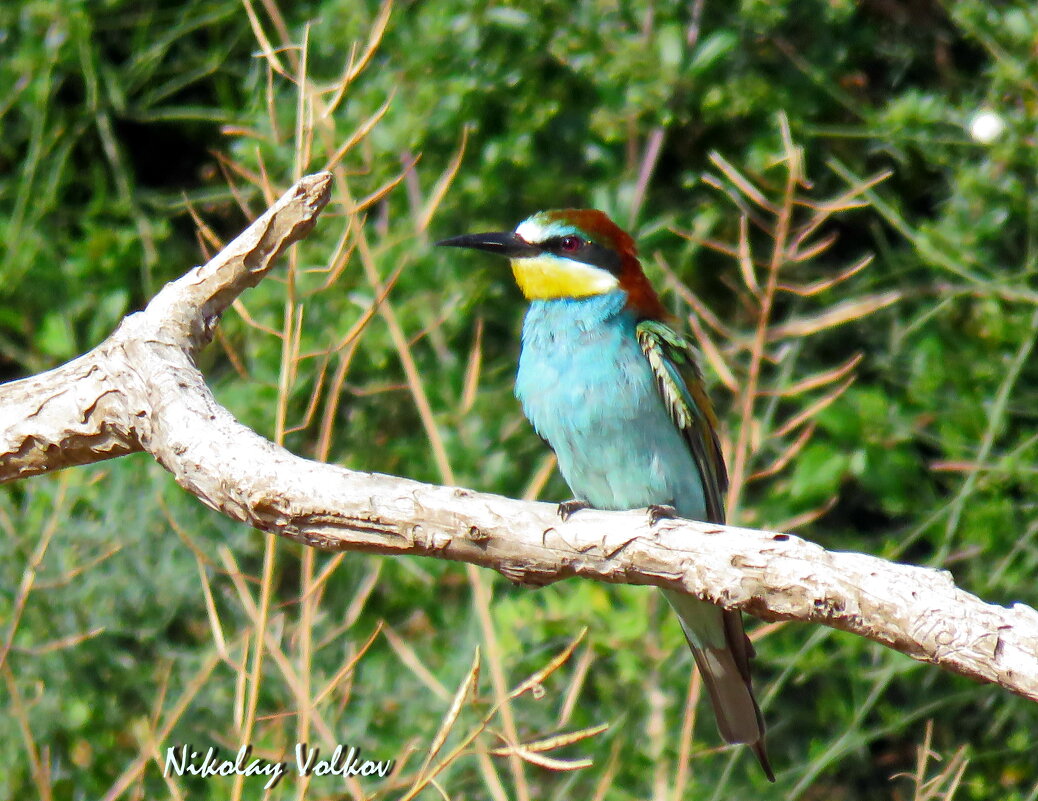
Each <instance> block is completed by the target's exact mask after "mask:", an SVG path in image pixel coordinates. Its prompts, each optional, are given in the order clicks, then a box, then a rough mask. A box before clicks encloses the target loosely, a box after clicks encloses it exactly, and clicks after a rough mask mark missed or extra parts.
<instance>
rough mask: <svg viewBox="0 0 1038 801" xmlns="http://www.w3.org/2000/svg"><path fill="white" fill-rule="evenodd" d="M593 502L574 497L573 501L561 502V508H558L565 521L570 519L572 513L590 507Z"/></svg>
mask: <svg viewBox="0 0 1038 801" xmlns="http://www.w3.org/2000/svg"><path fill="white" fill-rule="evenodd" d="M590 507H591V504H589V503H588V502H587V501H579V500H577V499H576V498H574V499H573V500H572V501H563V502H562V503H560V504H559V508H558V509H557V510H556V511H557V512H558V513H559V517H561V518H562V522H563V523H565V522H566V521H567V520H569V518H570V515H572V514H574V513H575V512H579V511H580V510H581V509H589V508H590Z"/></svg>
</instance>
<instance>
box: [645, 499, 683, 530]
mask: <svg viewBox="0 0 1038 801" xmlns="http://www.w3.org/2000/svg"><path fill="white" fill-rule="evenodd" d="M673 517H680V515H679V514H678V510H677V509H675V508H674V507H673V506H671V505H670V504H669V503H654V504H653V505H652V506H650V507H649V525H650V526H655V525H656V524H657V523H659V522H660V521H661V520H667V519H669V518H673Z"/></svg>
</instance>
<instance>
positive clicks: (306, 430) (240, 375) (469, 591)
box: [0, 0, 1038, 801]
mask: <svg viewBox="0 0 1038 801" xmlns="http://www.w3.org/2000/svg"><path fill="white" fill-rule="evenodd" d="M1036 50H1038V8H1036V7H1035V6H1034V5H1033V4H1032V3H1025V2H1005V3H997V4H994V3H989V2H986V1H985V0H961V1H955V0H948V2H944V3H935V2H926V1H925V0H912V1H911V2H904V3H901V2H890V1H889V0H864V1H863V2H850V0H826V1H825V2H823V1H822V0H801V1H800V2H795V3H794V2H792V0H774V1H771V2H763V1H761V0H743V1H742V2H739V3H722V2H717V1H716V0H693V1H692V2H670V1H668V0H661V1H660V2H615V1H610V0H589V1H588V2H583V3H579V4H574V3H562V2H542V3H533V4H531V3H510V2H490V1H488V0H424V1H423V2H402V1H400V2H397V3H395V4H393V5H389V4H388V3H387V4H381V5H380V4H378V3H376V2H367V1H361V0H308V1H307V2H296V3H280V4H278V3H277V0H182V2H178V3H169V2H159V1H158V0H135V1H134V2H128V0H95V1H94V2H90V3H83V2H75V1H74V0H31V1H30V0H20V1H18V0H16V1H15V2H6V3H4V4H2V6H0V56H2V57H0V85H2V86H3V87H4V91H3V93H2V97H0V378H2V379H4V380H8V379H14V378H18V377H21V376H25V375H29V374H32V373H36V372H39V371H42V370H46V369H48V368H50V367H53V366H55V365H58V364H60V363H62V362H64V361H66V360H68V359H70V358H72V357H74V356H76V355H77V354H79V353H81V352H83V351H85V350H87V349H89V348H91V347H93V346H94V345H96V344H97V343H98V342H100V341H101V340H102V339H103V338H104V337H105V336H106V335H107V334H108V333H109V332H110V331H111V330H112V329H113V328H114V327H115V326H116V324H117V323H118V321H119V320H120V319H121V317H122V316H123V315H125V314H127V313H128V312H131V311H133V310H135V309H139V308H142V307H143V305H144V304H146V303H147V301H148V299H149V298H150V297H151V296H152V295H153V294H154V293H155V292H156V291H157V290H158V289H159V288H160V287H161V286H162V284H163V283H165V282H166V281H169V280H171V279H174V278H176V277H178V276H180V275H181V274H183V273H184V272H185V271H186V270H187V269H188V268H190V267H191V266H193V265H195V264H199V263H202V262H203V261H205V260H206V259H207V258H208V257H209V256H210V255H212V254H213V253H215V252H216V250H218V249H219V247H220V245H221V244H222V243H224V242H226V241H228V240H229V239H230V238H232V237H233V236H234V235H236V234H237V233H238V232H239V231H240V230H241V229H242V228H243V227H244V226H245V224H246V223H247V221H248V220H250V219H251V218H253V217H254V216H255V215H257V214H259V213H260V212H262V210H263V209H264V208H265V207H266V205H267V204H268V203H269V202H270V201H271V200H272V199H273V198H274V197H276V196H277V195H278V194H279V193H280V192H281V191H283V190H284V189H286V188H288V186H290V185H291V184H292V182H293V181H294V180H295V179H296V178H297V177H298V176H300V175H302V174H305V173H308V172H314V171H317V170H319V169H326V168H327V169H332V170H333V171H334V173H335V183H334V186H333V194H332V200H331V203H330V205H329V206H328V208H327V209H326V211H325V212H324V214H323V216H322V217H321V219H320V222H319V224H318V226H317V228H316V230H315V231H314V232H313V233H312V234H311V235H310V237H309V238H308V239H307V240H306V241H305V242H303V243H302V244H300V245H297V246H296V247H295V248H294V249H293V250H292V251H291V255H290V256H289V257H286V258H285V259H284V260H283V264H282V265H281V266H280V267H278V268H276V270H275V273H274V274H273V275H272V276H271V277H270V278H268V279H267V280H266V281H264V282H263V283H262V284H261V285H260V286H258V287H256V288H255V289H252V290H250V291H249V292H247V293H246V294H245V295H244V296H242V298H241V299H240V300H239V301H238V302H237V303H236V304H235V308H234V310H233V311H232V312H229V313H228V314H227V315H226V316H225V319H224V320H223V322H222V324H221V326H220V328H219V333H218V337H217V340H216V341H215V342H214V344H213V345H212V346H211V347H210V348H209V349H208V350H207V351H206V352H205V353H204V354H203V356H202V364H201V367H202V369H203V370H204V371H205V373H206V375H207V377H208V378H209V380H210V383H211V385H212V386H213V388H214V390H215V392H216V394H217V397H218V398H219V400H220V401H221V402H222V403H224V404H225V405H226V406H227V407H228V408H230V409H231V410H232V411H233V412H234V414H236V415H237V416H238V417H239V418H240V419H241V420H242V421H243V422H245V423H246V424H248V425H249V426H251V427H253V428H255V429H256V430H257V431H259V432H260V433H262V434H263V435H265V436H267V437H270V438H272V439H275V440H277V441H280V442H283V443H284V444H285V445H286V446H287V447H289V448H290V449H291V450H292V451H294V452H295V453H297V454H300V455H304V456H307V457H310V458H317V459H323V460H327V461H332V462H336V463H339V464H343V465H346V466H348V467H351V468H356V469H359V470H374V471H381V472H387V473H393V474H396V475H403V476H408V477H411V478H415V479H419V480H423V481H430V482H436V483H451V484H458V485H462V486H467V487H472V488H476V489H479V490H485V491H491V492H497V493H502V494H505V495H510V496H513V497H527V498H539V499H542V500H550V501H558V500H562V499H565V498H566V497H568V494H567V491H566V488H565V486H564V484H563V482H562V481H561V479H560V477H559V476H558V475H557V472H556V471H555V470H554V462H553V459H552V457H551V455H550V453H548V452H547V449H546V448H545V446H544V445H543V443H541V441H540V440H539V439H538V438H537V437H536V436H535V435H534V433H533V432H532V430H531V429H530V427H529V426H528V425H527V424H526V422H525V420H524V419H523V418H522V415H521V412H520V410H519V407H518V404H517V402H516V401H515V400H514V398H513V397H512V379H513V375H514V370H515V361H516V357H517V354H518V347H519V343H518V332H519V327H520V324H521V317H522V313H523V301H522V298H521V296H520V294H519V292H518V290H517V289H516V288H515V287H514V286H513V282H512V279H511V276H510V274H509V273H508V270H507V268H506V267H505V265H503V264H497V263H496V262H494V261H493V260H491V259H485V258H481V257H479V256H478V255H475V256H473V255H470V254H465V253H460V252H448V251H444V252H440V251H437V250H434V249H433V248H432V247H431V243H432V242H433V241H435V240H436V239H439V238H442V237H446V236H451V235H456V234H461V233H466V232H470V231H478V230H494V229H498V230H500V229H503V228H510V227H512V226H514V225H515V224H516V223H517V222H518V221H519V220H520V219H522V218H523V217H525V216H527V215H528V214H530V213H532V212H533V211H536V210H539V209H544V208H557V207H563V206H594V207H598V208H601V209H604V210H605V211H607V212H609V213H610V214H611V215H612V216H613V217H614V219H616V220H617V222H619V223H620V224H621V225H622V226H624V227H627V228H628V229H629V230H630V231H631V232H632V233H633V234H634V235H635V236H636V237H637V239H638V241H639V246H640V250H641V255H642V258H643V262H644V264H645V267H646V271H647V272H648V273H649V275H650V278H651V279H652V280H653V281H654V282H655V283H656V285H657V286H658V287H659V288H660V289H661V291H662V293H663V295H664V300H665V303H666V305H667V306H668V307H669V308H670V309H671V310H672V311H673V313H674V315H675V317H676V318H677V319H679V320H680V321H682V325H683V326H684V327H685V329H686V330H688V331H690V332H691V333H693V334H694V335H695V336H696V337H697V338H698V339H699V341H700V343H701V346H702V356H703V364H704V367H705V370H706V372H707V374H708V378H709V381H710V384H711V388H712V393H713V395H714V398H715V401H716V404H717V406H718V409H719V411H720V413H721V417H722V419H723V424H724V432H723V433H724V447H725V452H726V456H727V459H728V463H729V466H730V471H731V473H732V492H731V497H730V499H729V511H730V517H731V520H732V522H735V523H738V524H742V525H747V526H753V527H761V528H770V529H778V530H792V531H796V533H798V534H800V535H801V536H804V537H807V538H809V539H812V540H815V541H817V542H819V543H820V544H822V545H823V546H825V547H827V548H834V549H841V550H857V551H863V552H867V553H870V554H875V555H878V556H881V557H884V558H888V559H896V560H902V561H907V562H912V563H915V564H920V565H928V566H933V567H939V568H943V569H946V570H949V571H951V573H952V574H953V576H954V578H955V580H956V581H957V583H958V584H959V585H960V586H961V587H963V588H965V589H966V590H968V591H970V592H972V593H976V594H977V595H979V596H981V597H982V598H984V599H985V600H988V601H991V602H995V603H1000V604H1011V603H1014V602H1023V603H1027V604H1031V605H1034V604H1036V603H1038V589H1036V586H1038V585H1036V582H1035V575H1036V571H1038V542H1036V531H1038V515H1036V513H1035V489H1036V486H1038V471H1036V468H1035V464H1036V455H1038V433H1036V429H1035V425H1034V423H1035V417H1036V408H1038V406H1036V401H1038V388H1036V378H1038V369H1036V368H1035V360H1034V358H1033V357H1032V349H1033V346H1034V344H1035V337H1036V332H1038V285H1036V280H1035V276H1036V255H1038V251H1036V246H1038V241H1036V234H1038V232H1036V230H1035V223H1036V221H1038V216H1036V213H1035V208H1034V206H1035V203H1036V202H1038V201H1036V197H1038V195H1036V192H1035V177H1036V167H1038V155H1036V153H1038V151H1036V148H1035V139H1036V136H1038V129H1036V124H1035V120H1036V118H1038V115H1036V110H1038V68H1036V64H1038V60H1036ZM0 529H2V532H3V534H2V536H0V656H2V659H0V677H2V681H0V704H2V708H3V709H4V710H5V714H3V715H0V798H4V799H8V798H10V799H14V798H19V799H20V798H26V797H33V796H39V797H42V798H107V799H114V798H136V799H140V798H163V797H167V796H168V797H172V798H186V797H191V798H212V799H223V798H241V797H248V798H256V797H260V796H261V793H262V792H263V791H262V783H263V782H262V780H259V779H246V780H245V781H244V782H241V781H237V782H236V781H235V780H233V779H222V778H215V779H208V780H200V779H193V778H184V779H176V780H174V779H164V778H163V776H162V766H163V765H164V762H165V753H166V751H165V749H166V748H167V747H169V746H171V745H178V744H182V743H191V744H193V745H195V746H196V747H198V746H201V747H202V748H203V749H204V748H205V747H208V746H209V745H214V746H217V747H220V748H222V749H223V753H224V755H225V756H226V755H229V754H231V753H233V752H234V751H236V750H237V748H238V746H239V745H240V743H241V742H251V743H252V744H253V745H254V747H255V755H257V756H264V757H266V758H269V759H292V754H291V749H292V748H293V746H294V744H295V743H296V742H300V741H303V742H309V743H311V744H313V745H318V746H321V747H322V749H323V750H324V751H325V752H327V751H329V750H330V749H331V748H332V747H334V745H335V744H336V743H338V742H342V743H347V744H349V745H354V746H357V747H359V748H361V749H363V752H364V756H365V758H372V759H395V760H396V761H397V765H396V769H395V773H394V775H393V777H392V778H391V779H388V780H385V781H373V780H371V779H363V780H359V781H358V780H353V781H347V782H344V781H343V780H342V779H338V778H333V777H316V778H313V779H312V780H311V781H310V782H309V783H307V782H306V781H304V780H301V779H299V778H298V777H296V776H294V775H290V776H288V777H287V778H286V779H285V780H283V781H282V783H281V784H280V785H278V787H277V788H275V790H273V791H272V792H271V793H270V795H271V796H273V797H278V798H292V797H296V798H302V797H304V796H306V797H311V798H333V797H334V798H351V799H352V798H366V797H367V798H376V799H397V798H407V797H420V798H423V799H424V798H428V799H440V798H449V799H453V800H455V801H459V800H460V799H494V801H502V799H516V800H517V801H526V799H542V798H581V799H585V798H586V799H621V800H623V799H659V800H660V801H663V800H666V801H676V799H681V798H693V797H694V798H698V799H721V798H746V797H773V798H790V799H876V798H893V799H951V798H955V799H1005V800H1010V799H1012V800H1016V799H1020V800H1023V799H1032V800H1033V799H1036V798H1038V768H1036V766H1038V747H1036V745H1035V741H1034V732H1035V731H1036V729H1038V708H1036V706H1035V705H1034V704H1033V703H1031V702H1027V701H1024V700H1022V699H1020V698H1017V697H1014V696H1011V695H1010V694H1008V693H1007V692H1005V691H1003V690H1000V689H998V688H995V687H991V686H980V685H977V684H975V683H973V682H970V681H968V680H965V679H962V678H958V677H956V676H952V675H949V674H947V673H945V672H942V671H941V670H939V669H937V668H934V667H930V666H926V665H922V664H919V663H916V662H914V661H912V660H910V659H908V658H907V657H904V656H901V655H899V654H897V653H894V652H892V651H890V650H887V649H885V648H882V647H880V646H878V645H875V644H872V643H869V642H865V641H863V640H861V639H859V638H856V637H853V636H850V635H847V634H842V633H839V632H835V631H832V630H829V629H825V628H820V627H816V626H809V625H803V624H760V623H756V622H754V621H748V625H749V627H750V630H751V635H752V636H753V638H754V640H755V644H756V648H757V651H758V657H757V660H756V663H755V665H756V671H755V672H756V686H757V688H758V696H759V697H760V698H761V700H762V705H763V707H764V712H765V716H766V718H767V720H768V722H769V726H770V737H769V745H770V750H771V753H772V761H773V763H774V765H775V768H776V771H777V773H778V779H779V781H778V783H777V785H775V786H774V787H769V786H768V785H767V784H766V782H765V781H764V779H763V777H762V775H761V773H760V771H759V769H758V768H757V766H756V765H755V764H754V762H753V760H752V757H751V755H749V754H748V753H745V752H744V749H730V748H722V747H721V746H722V744H721V742H720V740H719V737H718V735H717V733H716V730H715V727H714V724H713V718H712V714H711V713H710V711H709V709H708V707H707V705H706V701H705V700H704V699H702V698H700V695H701V693H700V687H699V683H698V681H697V680H695V679H694V678H691V679H690V677H691V676H692V673H691V669H692V665H691V658H690V655H689V653H688V651H687V649H686V648H685V645H684V642H683V639H682V637H681V633H680V631H679V629H678V625H677V622H676V619H675V618H674V617H673V616H672V615H670V614H669V610H667V609H665V608H662V607H661V604H660V603H659V601H658V598H657V595H658V594H657V593H654V592H650V591H648V590H647V589H644V588H636V587H616V586H605V585H602V584H596V583H592V582H587V581H575V580H573V581H567V582H563V583H561V584H558V585H555V586H551V587H548V588H545V589H541V590H538V591H530V590H525V589H519V588H515V587H512V586H511V585H510V584H509V583H508V582H506V581H505V580H504V579H502V578H501V577H499V576H497V575H492V574H490V573H489V572H479V571H477V570H475V569H471V568H470V569H466V568H465V567H464V566H461V565H456V564H448V563H445V562H440V561H436V560H432V559H416V558H399V559H391V558H380V557H374V556H366V555H361V554H348V555H332V554H324V553H317V552H315V551H313V550H308V549H305V548H302V547H300V546H297V545H295V544H294V543H290V542H285V541H281V542H279V541H277V540H276V539H274V538H272V537H268V536H266V535H263V534H260V533H257V532H255V531H252V530H249V529H247V528H245V527H242V526H239V525H236V524H232V523H231V522H229V521H228V520H226V519H224V518H222V517H221V516H219V515H217V514H215V513H213V512H211V511H210V510H208V509H206V508H204V507H202V505H201V504H200V503H198V502H197V501H196V500H195V499H194V498H193V497H191V496H189V495H187V494H186V493H185V492H183V491H182V490H180V489H179V488H178V487H177V486H176V485H175V484H174V482H173V481H172V480H171V478H170V476H169V475H168V474H166V473H164V472H163V471H162V469H161V468H159V467H158V466H157V465H156V464H155V463H154V462H153V461H152V460H151V459H150V458H148V457H146V456H144V455H135V456H132V457H129V458H122V459H117V460H114V461H111V462H107V463H101V464H98V465H94V466H89V467H84V468H77V469H72V470H67V471H64V472H61V473H58V474H54V475H51V476H46V477H41V478H35V479H31V480H28V481H24V482H18V483H13V484H7V485H5V486H4V487H3V488H2V489H0ZM585 627H586V629H587V631H586V633H584V634H583V636H581V631H582V630H583V629H584V628H585ZM260 633H262V636H259V634H260ZM477 649H478V660H479V663H478V664H479V671H478V675H477V673H476V671H475V670H473V666H474V659H477V655H476V652H477ZM556 657H558V658H556ZM553 660H554V661H553ZM546 666H547V668H548V669H546ZM537 671H544V672H542V673H541V674H539V675H537V676H536V678H537V682H536V684H537V686H536V688H534V689H535V690H536V692H533V691H528V692H526V693H524V694H522V695H520V696H519V697H516V698H514V699H512V700H511V701H509V700H508V699H507V696H508V694H509V692H510V690H511V689H513V688H516V687H518V686H519V685H520V684H521V683H522V682H523V681H524V680H525V679H527V678H528V677H530V676H531V675H534V674H536V673H537ZM455 693H458V697H459V698H460V699H461V702H460V704H459V705H458V706H457V707H456V708H455V709H454V711H453V712H451V710H452V698H453V697H454V696H455ZM602 724H608V728H604V729H603V728H602ZM438 732H440V734H439V735H438ZM556 735H559V736H556ZM443 738H445V740H444V739H443ZM517 742H519V743H526V744H528V747H527V748H525V749H524V750H523V751H522V753H521V754H520V753H519V752H517V751H516V750H515V749H512V751H509V750H508V744H509V743H513V744H514V743H517ZM426 763H428V764H427V765H426ZM751 793H752V794H755V795H753V796H751Z"/></svg>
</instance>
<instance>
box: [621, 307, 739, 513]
mask: <svg viewBox="0 0 1038 801" xmlns="http://www.w3.org/2000/svg"><path fill="white" fill-rule="evenodd" d="M636 332H637V335H638V344H639V345H641V349H642V352H643V353H644V354H645V358H646V359H648V360H649V366H650V367H651V368H652V372H653V374H654V375H655V377H656V386H657V388H658V389H659V391H660V397H661V398H662V400H663V402H664V404H666V406H667V410H668V411H669V412H670V417H671V419H672V420H673V421H674V425H676V426H677V427H678V429H679V430H680V431H681V434H682V436H683V437H684V438H685V441H686V442H687V443H688V446H689V448H690V449H691V451H692V456H693V458H694V459H695V462H696V466H697V467H698V468H699V473H700V475H701V476H702V479H703V495H704V497H705V498H706V512H707V522H710V523H724V495H725V492H726V491H727V489H728V473H727V471H726V470H725V466H724V457H723V456H722V455H721V445H720V443H719V442H718V440H717V417H716V415H715V414H714V409H713V406H712V405H711V404H710V398H709V397H708V396H707V394H706V388H705V386H704V383H703V374H702V373H701V372H700V370H699V365H698V363H697V362H696V357H695V352H694V350H693V347H692V343H690V342H689V341H688V340H687V339H685V338H684V337H682V336H681V335H680V334H678V333H677V332H676V331H674V329H672V328H671V327H670V326H668V325H666V324H665V323H661V322H659V321H657V320H644V321H643V322H641V323H639V324H638V327H637V329H636Z"/></svg>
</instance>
